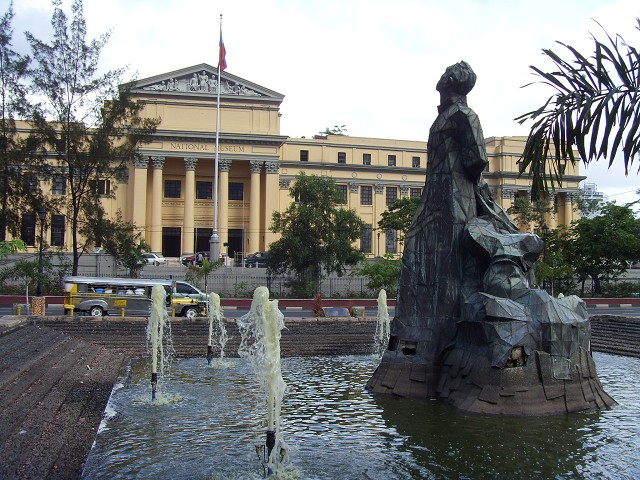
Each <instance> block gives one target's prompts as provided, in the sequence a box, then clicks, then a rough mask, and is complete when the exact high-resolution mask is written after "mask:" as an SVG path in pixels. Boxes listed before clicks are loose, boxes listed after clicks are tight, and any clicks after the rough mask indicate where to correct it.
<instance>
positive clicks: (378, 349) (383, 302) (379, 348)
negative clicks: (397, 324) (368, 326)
mask: <svg viewBox="0 0 640 480" xmlns="http://www.w3.org/2000/svg"><path fill="white" fill-rule="evenodd" d="M389 324H390V319H389V308H388V307H387V292H386V291H385V290H384V289H382V290H380V293H379V294H378V323H377V324H376V333H375V336H374V338H373V353H374V355H376V356H378V357H382V354H383V353H384V351H385V350H386V348H387V345H388V344H389V336H390V335H391V330H390V328H389Z"/></svg>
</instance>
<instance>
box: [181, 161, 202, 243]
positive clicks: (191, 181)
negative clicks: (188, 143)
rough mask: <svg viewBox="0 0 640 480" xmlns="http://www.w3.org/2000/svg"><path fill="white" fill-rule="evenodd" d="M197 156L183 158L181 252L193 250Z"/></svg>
mask: <svg viewBox="0 0 640 480" xmlns="http://www.w3.org/2000/svg"><path fill="white" fill-rule="evenodd" d="M197 164H198V159H197V158H190V157H185V158H184V169H185V176H184V221H183V223H182V254H183V255H188V254H191V253H194V252H193V244H194V234H195V232H194V226H195V219H194V216H195V206H196V165H197Z"/></svg>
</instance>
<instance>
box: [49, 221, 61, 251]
mask: <svg viewBox="0 0 640 480" xmlns="http://www.w3.org/2000/svg"><path fill="white" fill-rule="evenodd" d="M51 245H53V246H54V247H63V246H64V215H52V216H51Z"/></svg>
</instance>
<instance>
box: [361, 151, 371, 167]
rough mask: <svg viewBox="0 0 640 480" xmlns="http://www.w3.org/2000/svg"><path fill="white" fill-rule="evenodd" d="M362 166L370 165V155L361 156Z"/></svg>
mask: <svg viewBox="0 0 640 480" xmlns="http://www.w3.org/2000/svg"><path fill="white" fill-rule="evenodd" d="M362 164H363V165H371V154H370V153H363V154H362Z"/></svg>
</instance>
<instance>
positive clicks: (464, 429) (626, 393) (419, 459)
mask: <svg viewBox="0 0 640 480" xmlns="http://www.w3.org/2000/svg"><path fill="white" fill-rule="evenodd" d="M594 357H595V360H596V364H597V366H598V374H599V377H600V379H601V381H602V383H603V385H604V388H605V390H606V391H607V392H608V393H609V394H610V395H612V396H613V397H614V398H615V399H616V400H617V401H618V403H619V405H617V406H616V407H614V408H613V409H610V410H606V411H600V412H593V413H577V414H570V415H565V416H560V417H547V418H504V417H482V416H474V415H468V414H464V413H459V412H457V411H453V410H451V409H450V408H448V407H446V406H444V405H442V404H441V403H439V402H437V401H417V400H409V399H399V398H395V397H391V396H374V395H372V394H370V393H368V392H367V391H366V390H365V389H364V385H365V383H366V382H367V380H368V379H369V377H370V376H371V374H372V372H373V370H374V369H375V367H376V366H377V365H378V363H379V359H377V358H373V357H353V356H348V357H295V358H284V359H283V360H282V374H283V377H284V380H285V382H286V383H287V390H286V393H285V397H284V402H283V406H282V426H283V434H284V440H285V441H286V443H287V445H288V458H289V463H290V464H289V468H288V470H287V472H286V475H285V478H299V479H332V480H333V479H385V480H386V479H425V478H426V479H428V478H438V479H441V478H445V479H461V478H463V479H485V478H498V479H502V478H521V479H529V478H541V479H543V478H550V479H570V478H580V479H583V478H593V479H595V478H598V479H601V478H609V479H636V478H640V454H638V452H639V451H640V422H639V421H638V419H639V418H640V399H639V398H638V393H639V392H640V359H637V358H629V357H621V356H615V355H607V354H600V353H596V354H594ZM148 372H149V366H148V365H147V364H146V363H145V362H138V363H136V364H135V365H133V366H132V370H131V372H130V376H129V378H127V380H126V381H124V382H123V383H122V384H120V385H117V386H116V387H115V388H114V392H113V394H112V397H111V400H110V402H109V406H108V408H107V411H106V413H105V416H106V420H105V421H104V422H103V425H102V426H101V429H100V433H99V434H98V436H97V438H96V442H95V445H94V447H93V449H92V450H91V453H90V455H89V457H88V459H87V463H86V466H85V470H84V475H83V478H86V479H99V478H105V479H107V478H108V479H115V478H122V479H124V478H126V479H129V478H167V479H199V478H202V479H254V478H255V479H258V478H263V471H262V467H261V464H260V461H259V459H258V457H257V456H256V451H255V447H254V446H255V445H256V444H262V443H264V427H261V426H260V424H261V421H262V420H263V417H264V415H263V413H262V411H261V408H262V407H261V406H260V405H262V401H261V399H259V398H258V394H259V392H258V389H257V388H256V385H255V381H254V377H253V373H252V371H251V369H250V368H249V366H248V364H247V363H246V362H245V361H244V360H241V359H225V360H224V362H217V363H216V361H215V360H214V361H213V363H212V364H211V365H208V364H207V361H206V359H204V358H198V359H186V360H178V361H176V362H175V363H174V365H173V366H172V369H171V371H170V373H169V374H168V375H167V377H166V378H165V379H164V384H163V386H162V390H161V392H160V393H159V399H158V400H157V401H156V402H152V401H151V387H150V383H149V374H148Z"/></svg>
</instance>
